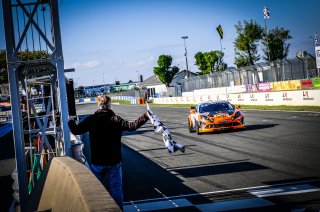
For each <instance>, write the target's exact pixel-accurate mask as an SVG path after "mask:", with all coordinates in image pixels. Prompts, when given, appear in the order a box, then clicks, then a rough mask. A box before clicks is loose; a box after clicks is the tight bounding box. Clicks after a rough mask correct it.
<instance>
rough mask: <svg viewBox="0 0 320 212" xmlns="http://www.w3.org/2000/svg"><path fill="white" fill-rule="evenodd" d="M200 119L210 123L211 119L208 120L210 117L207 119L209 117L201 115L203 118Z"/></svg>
mask: <svg viewBox="0 0 320 212" xmlns="http://www.w3.org/2000/svg"><path fill="white" fill-rule="evenodd" d="M200 118H201V119H202V120H204V121H209V119H208V117H207V116H203V115H201V116H200Z"/></svg>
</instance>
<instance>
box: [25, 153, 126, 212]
mask: <svg viewBox="0 0 320 212" xmlns="http://www.w3.org/2000/svg"><path fill="white" fill-rule="evenodd" d="M28 211H120V208H119V207H118V205H117V204H116V203H115V202H114V200H113V199H112V197H111V196H110V195H109V193H108V192H107V191H106V189H105V188H104V187H103V185H102V184H101V183H100V182H99V181H98V179H97V178H96V177H95V176H94V175H93V174H92V172H91V171H90V170H89V169H87V168H86V167H85V166H84V165H82V164H81V163H79V162H77V161H76V160H74V159H72V158H70V157H54V158H53V159H52V160H51V161H50V163H49V164H48V165H47V166H46V169H45V171H44V172H43V173H42V175H41V178H40V179H39V181H38V182H37V183H36V186H35V188H34V189H33V191H32V193H31V194H30V198H29V202H28Z"/></svg>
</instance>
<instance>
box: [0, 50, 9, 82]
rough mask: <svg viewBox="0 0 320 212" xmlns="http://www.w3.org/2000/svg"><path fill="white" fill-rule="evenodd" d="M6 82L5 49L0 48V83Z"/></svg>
mask: <svg viewBox="0 0 320 212" xmlns="http://www.w3.org/2000/svg"><path fill="white" fill-rule="evenodd" d="M7 82H8V72H7V59H6V51H5V50H0V83H7Z"/></svg>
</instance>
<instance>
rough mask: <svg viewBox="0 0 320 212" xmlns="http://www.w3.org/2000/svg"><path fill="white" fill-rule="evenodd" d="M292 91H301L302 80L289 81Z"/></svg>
mask: <svg viewBox="0 0 320 212" xmlns="http://www.w3.org/2000/svg"><path fill="white" fill-rule="evenodd" d="M289 86H290V90H301V81H300V80H290V81H289Z"/></svg>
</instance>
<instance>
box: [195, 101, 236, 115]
mask: <svg viewBox="0 0 320 212" xmlns="http://www.w3.org/2000/svg"><path fill="white" fill-rule="evenodd" d="M229 110H233V107H232V105H230V104H228V103H217V104H202V105H200V107H199V112H200V113H207V112H208V113H217V112H222V111H225V112H227V111H229Z"/></svg>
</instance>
